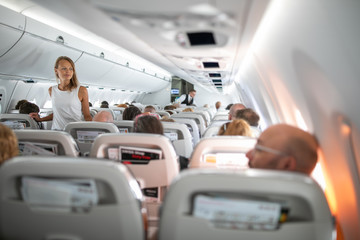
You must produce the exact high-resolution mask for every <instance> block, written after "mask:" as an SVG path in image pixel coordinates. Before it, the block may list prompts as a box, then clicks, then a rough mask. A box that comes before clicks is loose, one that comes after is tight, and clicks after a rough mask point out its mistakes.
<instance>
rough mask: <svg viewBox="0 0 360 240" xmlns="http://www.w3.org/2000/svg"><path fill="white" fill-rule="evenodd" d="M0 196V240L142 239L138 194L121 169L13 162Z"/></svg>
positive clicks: (0, 183) (76, 161)
mask: <svg viewBox="0 0 360 240" xmlns="http://www.w3.org/2000/svg"><path fill="white" fill-rule="evenodd" d="M0 195H1V199H0V212H1V221H0V239H15V240H16V239H19V240H20V239H27V240H39V239H44V240H55V239H62V240H70V239H72V240H75V239H87V240H98V239H102V240H106V239H107V240H110V239H138V240H144V239H145V233H144V232H145V229H144V227H145V224H144V219H143V215H142V194H141V190H140V187H139V185H138V184H137V182H136V180H135V179H134V177H133V176H132V174H131V172H130V171H129V170H128V169H127V168H126V167H125V166H124V165H123V164H120V163H113V162H104V161H99V160H96V159H91V160H89V159H81V158H72V157H48V156H46V157H45V156H22V157H15V158H13V159H11V160H9V161H6V162H5V163H3V164H2V166H1V168H0Z"/></svg>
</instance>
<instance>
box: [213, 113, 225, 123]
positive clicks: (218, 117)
mask: <svg viewBox="0 0 360 240" xmlns="http://www.w3.org/2000/svg"><path fill="white" fill-rule="evenodd" d="M226 120H229V114H228V113H219V114H216V115H215V116H214V118H213V119H212V121H226Z"/></svg>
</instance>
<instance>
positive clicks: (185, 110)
mask: <svg viewBox="0 0 360 240" xmlns="http://www.w3.org/2000/svg"><path fill="white" fill-rule="evenodd" d="M182 111H183V112H194V109H192V108H185V109H184V110H182Z"/></svg>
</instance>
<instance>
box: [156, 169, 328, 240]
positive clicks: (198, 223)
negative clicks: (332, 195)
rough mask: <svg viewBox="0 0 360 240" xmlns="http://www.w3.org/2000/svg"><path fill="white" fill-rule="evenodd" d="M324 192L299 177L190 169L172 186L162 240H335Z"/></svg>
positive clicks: (161, 227) (162, 221) (162, 218)
mask: <svg viewBox="0 0 360 240" xmlns="http://www.w3.org/2000/svg"><path fill="white" fill-rule="evenodd" d="M333 231H334V226H333V218H332V215H331V212H330V209H329V206H328V203H327V201H326V198H325V196H324V193H323V191H322V189H321V187H320V186H319V185H318V184H317V183H316V181H314V180H313V179H312V178H311V177H309V176H306V175H304V174H301V173H293V172H285V171H275V170H258V169H248V170H245V171H233V170H230V169H189V170H186V171H183V172H181V173H180V174H179V176H178V177H177V178H176V179H175V180H174V181H173V183H172V184H171V185H170V189H169V191H168V193H167V195H166V197H165V200H164V202H163V205H162V208H161V211H160V225H159V240H166V239H172V240H180V239H204V240H205V239H206V240H212V239H214V240H215V239H216V240H218V239H222V240H227V239H248V240H251V239H254V240H261V239H266V240H279V239H295V240H300V239H301V240H303V239H313V240H325V239H334V238H333Z"/></svg>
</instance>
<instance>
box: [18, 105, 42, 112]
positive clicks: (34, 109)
mask: <svg viewBox="0 0 360 240" xmlns="http://www.w3.org/2000/svg"><path fill="white" fill-rule="evenodd" d="M33 112H35V113H38V112H40V108H39V106H38V105H36V104H35V103H31V102H25V103H23V104H21V105H20V108H19V113H21V114H29V113H33Z"/></svg>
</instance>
